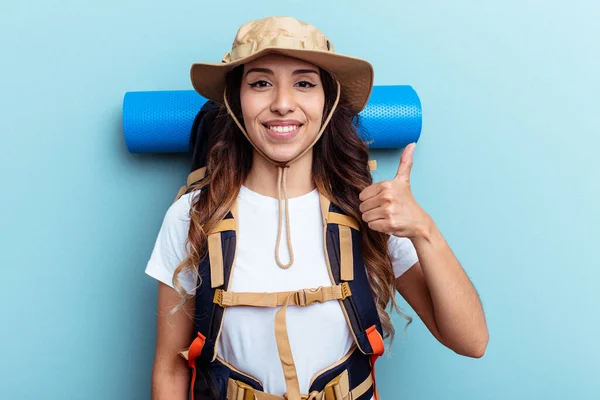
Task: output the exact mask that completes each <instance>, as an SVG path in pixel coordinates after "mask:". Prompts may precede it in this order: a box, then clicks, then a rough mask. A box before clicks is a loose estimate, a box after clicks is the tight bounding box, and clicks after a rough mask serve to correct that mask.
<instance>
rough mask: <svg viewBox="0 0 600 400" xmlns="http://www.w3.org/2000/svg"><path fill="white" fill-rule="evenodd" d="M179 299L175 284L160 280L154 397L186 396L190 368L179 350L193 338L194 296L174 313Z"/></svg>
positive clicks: (170, 399) (167, 399)
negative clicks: (171, 312)
mask: <svg viewBox="0 0 600 400" xmlns="http://www.w3.org/2000/svg"><path fill="white" fill-rule="evenodd" d="M178 303H179V295H178V294H177V292H176V291H175V289H173V288H172V287H170V286H168V285H165V284H164V283H162V282H159V283H158V320H157V329H156V353H155V356H154V367H153V369H152V400H177V399H180V400H187V399H188V392H189V387H190V372H189V367H188V365H187V362H186V361H185V359H183V357H181V356H180V355H179V354H178V353H179V352H180V351H181V350H183V349H185V348H187V347H188V346H189V345H190V343H191V341H192V329H193V324H192V319H191V318H190V317H189V315H193V313H194V300H193V299H190V300H188V302H187V303H186V305H185V306H184V307H183V308H182V309H180V310H178V311H177V312H176V313H175V314H173V315H171V316H168V313H169V311H171V310H172V309H173V307H174V306H175V305H176V304H178Z"/></svg>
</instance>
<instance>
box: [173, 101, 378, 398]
mask: <svg viewBox="0 0 600 400" xmlns="http://www.w3.org/2000/svg"><path fill="white" fill-rule="evenodd" d="M219 108H220V106H219V105H218V104H216V103H213V102H210V101H209V102H207V103H206V104H205V105H204V106H203V107H202V108H201V110H200V111H199V112H198V114H197V116H196V118H195V120H194V123H193V126H192V131H191V135H190V152H191V153H192V167H191V172H190V174H189V175H188V178H187V184H186V185H184V186H183V187H182V188H181V189H180V190H179V193H178V195H177V197H176V200H177V199H178V198H179V197H180V196H182V195H183V194H184V193H187V192H188V191H189V190H190V185H192V184H193V183H195V182H198V181H199V180H201V179H202V178H203V177H204V176H205V174H206V159H207V155H208V154H207V151H208V150H207V147H208V146H207V144H208V140H209V137H210V134H211V129H212V127H213V124H214V119H215V117H216V115H217V113H218V112H219ZM320 204H321V213H322V216H323V232H324V243H323V245H324V248H325V253H326V257H327V260H326V261H327V266H328V269H329V275H330V277H331V283H332V285H331V286H328V287H320V288H307V289H303V290H298V291H294V292H276V293H237V292H236V293H233V292H230V291H229V290H228V288H229V284H230V282H231V276H232V271H233V267H234V265H233V264H234V260H235V252H236V248H237V242H236V240H237V221H236V216H237V207H236V205H235V204H234V206H233V207H232V209H231V210H230V211H229V212H228V213H227V215H226V216H225V217H224V218H223V220H221V221H220V222H219V223H218V224H217V226H216V227H215V228H214V229H213V230H212V231H210V232H208V239H207V247H206V248H207V252H208V254H207V256H206V257H204V259H203V260H202V261H201V263H200V265H199V266H198V275H199V277H200V279H201V282H202V285H201V286H200V287H199V288H198V289H197V290H196V294H195V314H194V335H193V340H192V342H191V344H190V346H189V348H188V349H186V350H184V351H182V352H180V354H181V356H183V357H184V358H185V359H186V360H187V361H188V365H189V366H190V369H191V374H192V376H191V383H190V398H191V399H192V400H194V399H197V400H199V399H211V400H249V399H257V400H261V399H264V400H301V399H325V400H350V399H352V400H363V399H371V398H372V397H373V396H375V398H376V399H378V398H379V397H378V394H377V390H376V387H375V370H374V364H375V361H376V360H377V358H378V357H379V356H380V355H382V354H383V352H384V344H383V331H382V327H381V321H380V320H379V315H378V313H377V308H376V306H375V301H374V298H373V294H372V291H371V287H370V284H369V281H368V278H367V273H366V268H365V265H364V261H363V257H362V250H361V233H360V225H359V223H358V222H357V221H356V220H354V219H353V218H352V217H350V216H348V215H347V214H345V213H344V212H343V211H342V210H341V208H339V207H338V206H336V205H335V204H333V203H331V201H330V200H329V199H327V198H325V197H324V196H322V195H321V196H320ZM324 301H338V302H339V304H340V307H341V308H342V311H343V312H344V315H345V317H346V321H347V323H348V326H349V328H350V330H351V332H352V335H353V337H354V341H355V344H354V346H352V348H351V349H350V351H349V352H348V354H347V355H346V356H345V357H343V358H342V359H341V360H339V361H338V362H336V363H335V364H334V365H332V366H330V367H329V368H327V369H325V370H323V371H321V372H320V373H319V374H317V375H316V376H315V377H313V379H312V384H311V386H310V393H308V394H307V393H304V394H301V393H300V391H299V386H298V381H297V375H296V371H295V365H294V362H293V357H292V354H291V348H290V346H289V340H288V338H287V328H286V320H285V315H286V314H285V311H286V308H287V307H288V306H298V307H308V306H310V305H311V304H314V303H317V302H324ZM240 305H242V306H255V307H281V308H280V309H279V311H278V312H277V313H276V317H275V331H276V332H275V336H276V340H277V345H278V349H279V355H280V359H281V362H282V368H283V371H284V378H285V380H286V387H287V389H288V392H287V393H286V396H285V397H282V396H276V395H273V394H269V393H265V392H264V391H263V386H262V384H261V382H260V381H259V380H258V379H256V378H254V377H252V376H250V375H248V374H246V373H244V371H240V370H238V369H237V368H235V366H233V365H230V364H228V363H227V362H225V361H224V360H223V359H221V358H220V357H219V356H218V351H217V343H218V339H219V335H220V332H221V329H222V322H223V315H224V313H225V312H226V310H227V308H229V307H235V306H240ZM310 328H311V327H307V329H310Z"/></svg>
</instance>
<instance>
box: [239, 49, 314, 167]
mask: <svg viewBox="0 0 600 400" xmlns="http://www.w3.org/2000/svg"><path fill="white" fill-rule="evenodd" d="M240 100H241V106H242V114H243V118H244V124H245V126H246V131H247V132H248V136H249V137H250V139H251V140H252V142H253V143H254V145H255V146H257V147H258V148H259V149H261V150H262V151H263V152H264V153H265V154H266V155H267V156H268V157H270V158H271V159H273V160H276V161H289V160H291V159H293V158H294V157H296V156H297V155H298V154H300V153H301V152H302V151H303V150H304V149H306V148H307V147H308V146H309V145H310V144H311V143H312V142H313V140H314V139H315V137H316V136H317V134H318V133H319V130H320V128H321V123H322V120H323V107H324V105H325V93H324V91H323V85H322V84H321V76H320V72H319V68H317V67H316V66H314V65H312V64H309V63H307V62H304V61H300V60H297V59H295V58H290V57H285V56H281V55H278V54H270V55H267V56H264V57H261V58H259V59H257V60H254V61H252V62H249V63H248V64H245V65H244V72H243V75H242V84H241V89H240Z"/></svg>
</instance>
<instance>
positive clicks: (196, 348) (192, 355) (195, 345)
mask: <svg viewBox="0 0 600 400" xmlns="http://www.w3.org/2000/svg"><path fill="white" fill-rule="evenodd" d="M204 342H206V338H205V337H204V335H203V334H201V333H200V332H198V337H197V338H195V339H194V341H193V342H192V344H191V345H190V348H189V349H188V365H189V366H190V367H191V368H192V382H191V384H190V393H191V399H192V400H194V384H195V383H196V358H198V357H200V354H201V353H202V349H203V348H204Z"/></svg>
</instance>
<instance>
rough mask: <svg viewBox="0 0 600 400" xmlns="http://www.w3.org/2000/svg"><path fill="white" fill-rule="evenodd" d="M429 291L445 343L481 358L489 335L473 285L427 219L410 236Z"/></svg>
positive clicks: (462, 352) (439, 234)
mask: <svg viewBox="0 0 600 400" xmlns="http://www.w3.org/2000/svg"><path fill="white" fill-rule="evenodd" d="M411 240H412V242H413V244H414V246H415V248H416V250H417V254H418V257H419V261H420V264H421V268H422V269H423V274H424V275H425V280H426V282H427V286H428V288H429V291H430V293H431V299H432V302H433V307H434V312H435V320H436V325H437V327H438V330H439V332H440V335H441V336H442V338H443V341H444V343H445V344H446V345H447V346H448V347H451V348H452V349H454V350H455V351H456V352H458V353H461V354H464V355H468V356H472V357H481V356H482V355H483V353H484V352H485V349H486V347H487V343H488V340H489V334H488V329H487V324H486V321H485V316H484V312H483V307H482V306H481V302H480V300H479V296H478V294H477V291H476V290H475V287H474V286H473V285H472V283H471V281H470V280H469V277H468V276H467V274H466V273H465V271H464V270H463V268H462V266H461V265H460V263H459V261H458V260H457V259H456V257H455V256H454V254H453V252H452V250H451V249H450V247H449V246H448V244H447V243H446V240H445V239H444V238H443V236H442V234H441V232H440V231H439V229H438V228H437V226H436V225H435V223H434V222H433V220H431V219H429V221H428V223H427V224H426V225H425V226H424V227H423V228H422V229H421V230H420V234H419V235H417V236H415V237H413V238H411Z"/></svg>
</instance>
